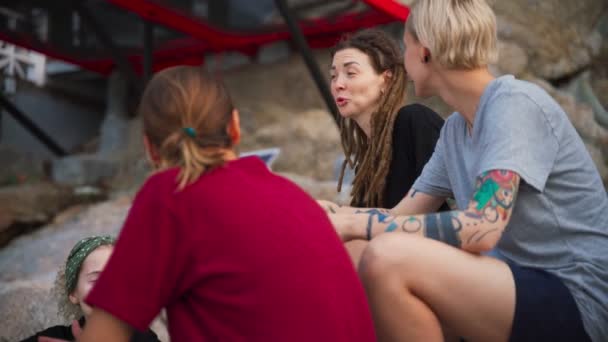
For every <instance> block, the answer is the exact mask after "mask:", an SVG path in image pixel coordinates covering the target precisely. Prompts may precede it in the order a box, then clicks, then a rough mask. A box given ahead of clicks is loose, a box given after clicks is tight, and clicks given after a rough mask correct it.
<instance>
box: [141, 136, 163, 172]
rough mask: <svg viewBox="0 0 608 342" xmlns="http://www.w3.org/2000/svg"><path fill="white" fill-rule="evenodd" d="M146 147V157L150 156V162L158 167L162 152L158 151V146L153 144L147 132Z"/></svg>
mask: <svg viewBox="0 0 608 342" xmlns="http://www.w3.org/2000/svg"><path fill="white" fill-rule="evenodd" d="M144 149H145V150H146V157H147V158H148V162H150V164H152V166H153V167H154V168H157V167H158V164H159V163H160V154H159V153H158V149H157V148H156V146H154V144H152V142H151V141H150V139H149V138H148V136H147V135H145V134H144Z"/></svg>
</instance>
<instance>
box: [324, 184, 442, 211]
mask: <svg viewBox="0 0 608 342" xmlns="http://www.w3.org/2000/svg"><path fill="white" fill-rule="evenodd" d="M444 202H445V198H443V197H436V196H431V195H427V194H425V193H422V192H419V191H416V190H414V189H410V191H409V192H408V193H407V195H405V197H404V198H403V199H402V200H401V201H400V202H399V203H398V204H397V205H396V206H395V207H394V208H393V209H390V210H387V209H379V208H378V209H376V210H380V211H383V212H388V213H390V214H391V215H393V216H397V215H414V214H423V213H430V212H435V211H437V209H439V207H441V205H442V204H443V203H444ZM317 203H318V204H319V205H320V206H321V207H322V208H323V209H324V210H325V212H326V213H328V214H357V213H361V212H362V211H361V210H362V208H355V207H349V206H342V205H339V204H336V203H334V202H330V201H325V200H317ZM370 209H371V208H370Z"/></svg>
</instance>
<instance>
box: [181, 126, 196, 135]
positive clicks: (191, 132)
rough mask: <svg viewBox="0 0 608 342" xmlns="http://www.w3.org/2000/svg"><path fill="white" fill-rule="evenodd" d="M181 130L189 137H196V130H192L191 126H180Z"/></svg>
mask: <svg viewBox="0 0 608 342" xmlns="http://www.w3.org/2000/svg"><path fill="white" fill-rule="evenodd" d="M182 130H183V131H184V133H186V135H187V136H189V137H190V138H196V130H194V128H192V127H184V128H182Z"/></svg>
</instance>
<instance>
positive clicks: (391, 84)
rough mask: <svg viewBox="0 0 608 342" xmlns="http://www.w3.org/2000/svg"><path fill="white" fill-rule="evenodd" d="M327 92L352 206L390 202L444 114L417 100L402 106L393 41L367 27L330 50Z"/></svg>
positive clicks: (399, 195) (408, 183)
mask: <svg viewBox="0 0 608 342" xmlns="http://www.w3.org/2000/svg"><path fill="white" fill-rule="evenodd" d="M331 55H332V59H333V61H332V66H331V71H330V75H331V92H332V95H333V97H334V99H335V101H336V104H337V105H338V110H339V112H340V117H339V126H340V135H341V140H342V147H343V149H344V154H345V160H344V162H343V164H342V170H341V173H340V179H339V182H338V191H340V190H341V187H342V182H343V178H344V171H345V168H346V166H347V165H349V166H350V167H351V168H353V169H354V170H355V178H354V181H353V184H352V193H351V194H352V202H351V205H352V206H355V207H371V208H377V207H380V208H392V207H394V206H395V205H397V203H399V201H401V200H402V199H403V197H404V196H405V194H407V192H408V191H409V189H410V188H411V187H412V184H414V181H415V180H416V178H417V177H418V175H419V174H420V173H421V172H422V168H423V167H424V165H425V164H426V162H427V161H428V160H429V158H430V157H431V155H432V153H433V150H434V148H435V143H436V141H437V139H438V138H439V131H440V130H441V127H442V125H443V119H442V118H441V117H440V116H439V115H437V113H435V112H434V111H433V110H431V109H430V108H427V107H425V106H423V105H420V104H411V105H407V106H404V104H405V95H406V74H405V68H404V66H403V57H402V54H401V52H400V50H399V47H398V45H397V43H396V42H395V41H394V40H393V39H391V37H389V36H388V35H387V34H386V33H384V32H383V31H380V30H376V29H368V30H363V31H359V32H357V33H355V34H354V35H347V36H345V37H343V38H342V39H341V40H340V42H339V43H338V44H337V45H336V46H335V47H334V48H333V50H332V53H331Z"/></svg>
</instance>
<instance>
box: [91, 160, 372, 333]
mask: <svg viewBox="0 0 608 342" xmlns="http://www.w3.org/2000/svg"><path fill="white" fill-rule="evenodd" d="M177 174H178V170H177V169H171V170H167V171H164V172H161V173H158V174H156V175H154V176H152V177H150V179H148V181H147V182H146V184H145V185H144V186H143V188H142V189H141V190H140V191H139V193H138V194H137V197H136V198H135V201H134V203H133V207H132V208H131V210H130V212H129V215H128V217H127V220H126V222H125V225H124V227H123V229H122V232H121V233H120V236H119V239H118V243H117V245H116V247H115V249H114V253H113V255H112V257H111V258H110V261H109V262H108V265H107V267H106V269H105V270H104V272H103V273H102V275H101V276H100V278H99V280H98V281H97V283H96V285H95V287H94V288H93V290H92V291H91V293H90V295H89V296H88V298H87V302H88V303H89V304H91V305H93V306H95V307H98V308H101V309H103V310H105V311H107V312H109V313H110V314H112V315H113V316H115V317H117V318H118V319H120V320H122V321H124V322H126V323H128V324H130V325H131V326H133V327H134V328H136V329H138V330H146V329H147V328H148V325H149V324H150V322H151V321H152V319H154V317H155V316H156V315H157V314H158V313H159V312H160V310H161V309H162V308H166V309H167V315H168V320H169V334H170V335H171V339H172V341H244V340H247V341H333V342H339V341H349V342H352V341H373V340H375V337H374V331H373V325H372V324H373V323H372V319H371V315H370V312H369V308H368V305H367V302H366V298H365V294H364V290H363V287H362V286H361V284H360V282H359V279H358V277H357V274H356V272H355V270H354V267H353V266H352V264H351V262H350V259H349V258H348V255H347V253H346V251H345V249H344V247H343V246H342V243H341V242H340V240H339V238H338V236H337V235H336V233H335V231H334V229H333V228H332V226H331V223H330V222H329V220H328V218H327V216H326V215H325V213H324V212H323V210H322V209H321V208H320V207H319V206H318V205H317V203H316V202H314V200H313V199H312V198H311V197H310V196H308V195H307V194H306V193H304V192H303V191H302V190H301V189H299V188H298V187H297V186H296V185H294V184H293V183H291V182H290V181H288V180H286V179H284V178H282V177H279V176H277V175H275V174H273V173H271V172H270V171H269V170H268V169H267V167H266V166H265V165H264V164H263V163H262V162H261V161H260V160H259V159H258V158H256V157H249V158H243V159H237V160H234V161H231V162H229V163H227V164H226V165H225V166H223V167H220V168H217V169H215V170H213V171H211V172H208V173H207V174H205V175H203V176H202V177H200V178H199V180H197V181H196V182H195V183H194V184H192V185H189V186H188V187H186V188H185V189H183V190H182V191H176V178H177Z"/></svg>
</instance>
